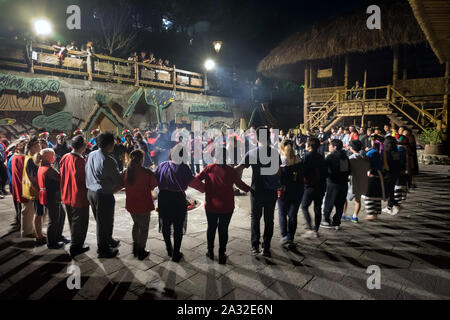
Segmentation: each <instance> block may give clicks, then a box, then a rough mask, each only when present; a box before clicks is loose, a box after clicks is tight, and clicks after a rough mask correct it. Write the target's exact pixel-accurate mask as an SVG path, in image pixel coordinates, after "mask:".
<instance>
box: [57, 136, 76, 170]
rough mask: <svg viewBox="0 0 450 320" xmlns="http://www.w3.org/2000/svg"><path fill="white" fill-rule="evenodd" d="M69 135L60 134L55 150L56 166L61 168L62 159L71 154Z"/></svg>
mask: <svg viewBox="0 0 450 320" xmlns="http://www.w3.org/2000/svg"><path fill="white" fill-rule="evenodd" d="M66 138H67V135H66V134H65V133H60V134H58V135H57V136H56V146H55V147H54V148H53V150H54V151H55V154H56V162H55V163H56V165H57V166H59V161H61V159H62V157H63V156H64V155H65V154H67V153H70V152H71V151H72V149H71V148H70V147H69V145H68V144H67V139H66Z"/></svg>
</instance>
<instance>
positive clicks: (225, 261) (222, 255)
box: [219, 254, 227, 264]
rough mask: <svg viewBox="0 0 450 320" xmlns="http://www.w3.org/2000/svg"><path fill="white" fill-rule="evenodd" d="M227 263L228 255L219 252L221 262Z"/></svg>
mask: <svg viewBox="0 0 450 320" xmlns="http://www.w3.org/2000/svg"><path fill="white" fill-rule="evenodd" d="M226 263H227V255H226V254H219V264H226Z"/></svg>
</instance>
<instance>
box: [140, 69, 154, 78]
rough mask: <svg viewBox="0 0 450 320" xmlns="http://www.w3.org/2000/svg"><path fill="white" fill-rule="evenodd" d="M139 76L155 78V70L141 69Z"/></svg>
mask: <svg viewBox="0 0 450 320" xmlns="http://www.w3.org/2000/svg"><path fill="white" fill-rule="evenodd" d="M141 78H142V79H150V80H155V72H154V71H152V70H148V69H142V70H141Z"/></svg>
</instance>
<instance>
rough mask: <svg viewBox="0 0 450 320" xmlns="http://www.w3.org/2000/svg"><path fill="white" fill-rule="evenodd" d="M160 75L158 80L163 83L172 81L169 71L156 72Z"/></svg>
mask: <svg viewBox="0 0 450 320" xmlns="http://www.w3.org/2000/svg"><path fill="white" fill-rule="evenodd" d="M156 72H157V73H158V80H162V81H170V73H168V72H167V71H159V70H157V71H156Z"/></svg>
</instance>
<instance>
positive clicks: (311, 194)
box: [302, 186, 325, 231]
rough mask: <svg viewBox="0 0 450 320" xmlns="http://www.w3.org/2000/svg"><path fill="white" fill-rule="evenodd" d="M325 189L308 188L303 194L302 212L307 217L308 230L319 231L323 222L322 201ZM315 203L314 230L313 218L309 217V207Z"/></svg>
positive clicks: (320, 187) (318, 187)
mask: <svg viewBox="0 0 450 320" xmlns="http://www.w3.org/2000/svg"><path fill="white" fill-rule="evenodd" d="M324 193H325V191H324V187H323V186H314V187H311V186H306V188H305V191H304V192H303V199H302V212H303V216H304V217H305V220H306V224H307V225H308V229H310V230H315V231H319V227H320V222H321V220H322V200H323V196H324ZM313 201H314V228H313V226H312V223H311V216H310V215H309V210H308V208H309V206H310V205H311V203H312V202H313Z"/></svg>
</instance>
